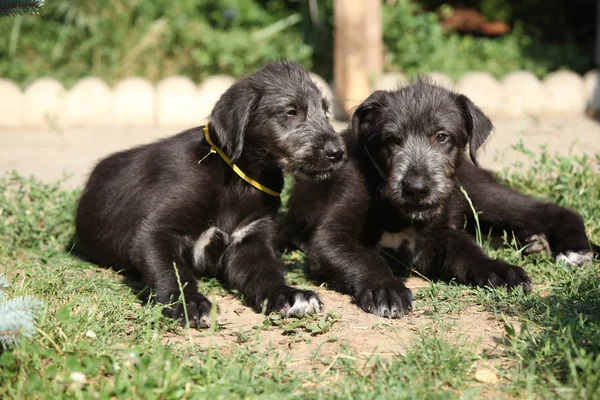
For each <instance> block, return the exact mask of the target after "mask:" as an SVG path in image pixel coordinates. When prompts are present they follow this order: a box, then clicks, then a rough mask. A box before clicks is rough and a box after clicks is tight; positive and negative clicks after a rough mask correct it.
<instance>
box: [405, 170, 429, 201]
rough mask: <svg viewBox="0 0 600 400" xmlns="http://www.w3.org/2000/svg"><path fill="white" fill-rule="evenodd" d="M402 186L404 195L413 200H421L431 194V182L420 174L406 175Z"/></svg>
mask: <svg viewBox="0 0 600 400" xmlns="http://www.w3.org/2000/svg"><path fill="white" fill-rule="evenodd" d="M400 186H401V190H402V194H403V195H404V197H406V198H407V199H409V200H411V201H421V200H423V199H425V197H427V195H428V194H429V183H428V182H427V179H425V177H423V176H420V175H416V176H409V177H405V178H404V179H402V181H401V182H400Z"/></svg>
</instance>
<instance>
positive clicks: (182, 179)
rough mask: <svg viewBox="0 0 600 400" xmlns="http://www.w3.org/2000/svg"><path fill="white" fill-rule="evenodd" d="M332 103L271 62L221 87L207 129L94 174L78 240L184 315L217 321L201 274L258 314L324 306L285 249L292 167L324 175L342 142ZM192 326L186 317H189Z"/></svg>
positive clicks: (146, 148) (290, 67) (196, 323)
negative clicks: (304, 285) (288, 275)
mask: <svg viewBox="0 0 600 400" xmlns="http://www.w3.org/2000/svg"><path fill="white" fill-rule="evenodd" d="M327 112H328V110H327V103H326V101H325V100H324V99H323V96H322V94H321V92H320V91H319V89H318V88H317V86H315V84H314V83H313V82H312V80H311V79H310V77H309V75H308V74H307V72H306V71H305V70H304V69H302V68H301V67H300V66H299V65H297V64H294V63H287V62H278V63H272V64H269V65H267V66H266V67H264V68H263V69H262V70H260V71H258V72H256V73H254V74H252V75H250V76H248V77H246V78H245V79H242V80H239V81H238V82H237V83H235V84H234V85H233V86H232V87H231V88H230V89H229V90H227V92H225V93H224V94H223V96H222V97H221V98H220V100H219V101H218V102H217V104H216V106H215V108H214V110H213V111H212V113H211V117H210V122H209V124H208V126H206V127H198V128H194V129H190V130H187V131H184V132H181V133H179V134H177V135H175V136H173V137H170V138H167V139H164V140H159V141H157V142H155V143H152V144H148V145H143V146H139V147H137V148H133V149H130V150H126V151H123V152H119V153H116V154H113V155H111V156H109V157H107V158H106V159H104V160H102V161H101V162H100V163H99V164H98V165H97V166H96V167H95V168H94V170H93V171H92V173H91V176H90V178H89V181H88V182H87V185H86V187H85V190H84V192H83V194H82V196H81V199H80V202H79V206H78V209H77V215H76V244H77V247H78V249H79V251H80V252H82V253H83V255H84V256H87V258H89V259H90V260H91V261H92V262H95V263H97V264H101V265H105V266H111V267H114V268H117V269H124V270H126V271H131V272H137V273H139V274H141V276H142V277H143V279H144V281H145V282H146V283H147V285H149V286H150V287H151V288H152V289H153V291H154V292H155V295H156V299H157V300H158V301H159V302H160V303H163V304H165V305H166V306H167V307H165V312H166V313H167V315H169V316H171V317H173V318H175V319H179V320H182V318H183V316H184V309H183V304H182V302H180V301H178V300H179V299H180V289H179V283H178V278H177V275H176V270H175V268H177V272H178V274H179V276H180V282H181V284H182V285H183V294H184V299H183V300H185V304H186V305H187V316H188V318H189V321H190V325H191V326H192V327H206V326H209V324H210V319H209V313H210V308H211V303H210V302H209V300H208V299H207V298H206V297H205V296H203V295H202V294H200V293H198V290H197V283H196V279H195V276H211V277H218V278H219V279H221V280H222V281H223V282H224V283H225V284H227V285H228V286H229V287H230V288H232V289H236V290H238V291H239V293H240V294H241V295H242V296H243V299H244V300H245V301H246V302H247V304H249V305H250V306H252V307H253V308H254V309H255V310H256V311H261V307H262V306H263V304H264V302H265V301H266V311H267V312H271V311H276V312H280V313H282V314H283V315H285V316H302V315H304V314H306V313H317V312H319V311H320V308H321V302H320V300H319V299H318V298H317V296H316V295H315V294H314V293H313V292H310V291H302V290H298V289H295V288H292V287H290V286H288V285H287V284H286V282H285V279H284V275H283V268H282V263H281V262H280V260H279V259H278V254H277V253H276V237H277V229H276V225H275V219H274V217H275V214H276V212H277V209H278V206H279V204H280V198H279V192H280V191H281V189H282V186H283V176H282V170H286V171H287V172H289V173H290V174H292V175H293V176H295V177H297V178H301V179H304V180H320V179H326V178H328V177H329V175H330V174H331V173H332V172H333V171H334V170H336V169H338V168H339V167H340V166H341V165H342V160H343V158H344V157H345V152H344V143H343V141H342V139H341V137H340V136H339V134H337V133H336V132H335V131H334V130H333V128H332V126H331V125H330V123H329V121H328V117H327ZM182 322H183V321H182Z"/></svg>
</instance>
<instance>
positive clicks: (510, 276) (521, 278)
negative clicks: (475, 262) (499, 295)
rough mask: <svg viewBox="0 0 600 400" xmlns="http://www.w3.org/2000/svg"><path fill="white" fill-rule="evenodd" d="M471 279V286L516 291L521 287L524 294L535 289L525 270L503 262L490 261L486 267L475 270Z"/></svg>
mask: <svg viewBox="0 0 600 400" xmlns="http://www.w3.org/2000/svg"><path fill="white" fill-rule="evenodd" d="M470 278H471V282H470V283H471V284H474V285H476V286H481V287H484V286H489V287H493V288H505V289H514V288H516V287H518V286H521V287H522V288H523V291H524V292H531V290H532V289H533V283H532V282H531V279H529V276H527V272H525V270H524V269H523V268H520V267H516V266H514V265H511V264H509V263H507V262H504V261H502V260H489V262H488V263H487V264H485V265H484V266H482V267H480V268H477V269H474V270H473V271H472V275H471V277H470Z"/></svg>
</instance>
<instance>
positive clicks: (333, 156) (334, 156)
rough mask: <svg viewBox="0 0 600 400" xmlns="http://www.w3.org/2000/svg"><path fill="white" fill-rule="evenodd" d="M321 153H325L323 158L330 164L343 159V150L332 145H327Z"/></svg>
mask: <svg viewBox="0 0 600 400" xmlns="http://www.w3.org/2000/svg"><path fill="white" fill-rule="evenodd" d="M323 153H325V157H327V159H328V160H329V161H330V162H332V163H338V162H340V161H341V160H342V157H344V149H343V148H342V147H339V146H337V145H335V144H333V143H327V144H326V145H325V148H324V149H323Z"/></svg>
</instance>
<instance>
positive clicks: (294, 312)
mask: <svg viewBox="0 0 600 400" xmlns="http://www.w3.org/2000/svg"><path fill="white" fill-rule="evenodd" d="M282 311H283V312H284V314H285V316H286V317H288V318H289V317H296V318H302V317H304V316H305V315H307V314H318V313H319V312H320V311H321V305H320V304H319V300H317V299H316V297H313V296H310V298H309V299H308V300H307V299H306V298H304V295H303V294H301V293H298V294H296V296H295V297H294V304H293V305H292V307H290V308H288V307H285V308H284V309H283V310H282Z"/></svg>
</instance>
